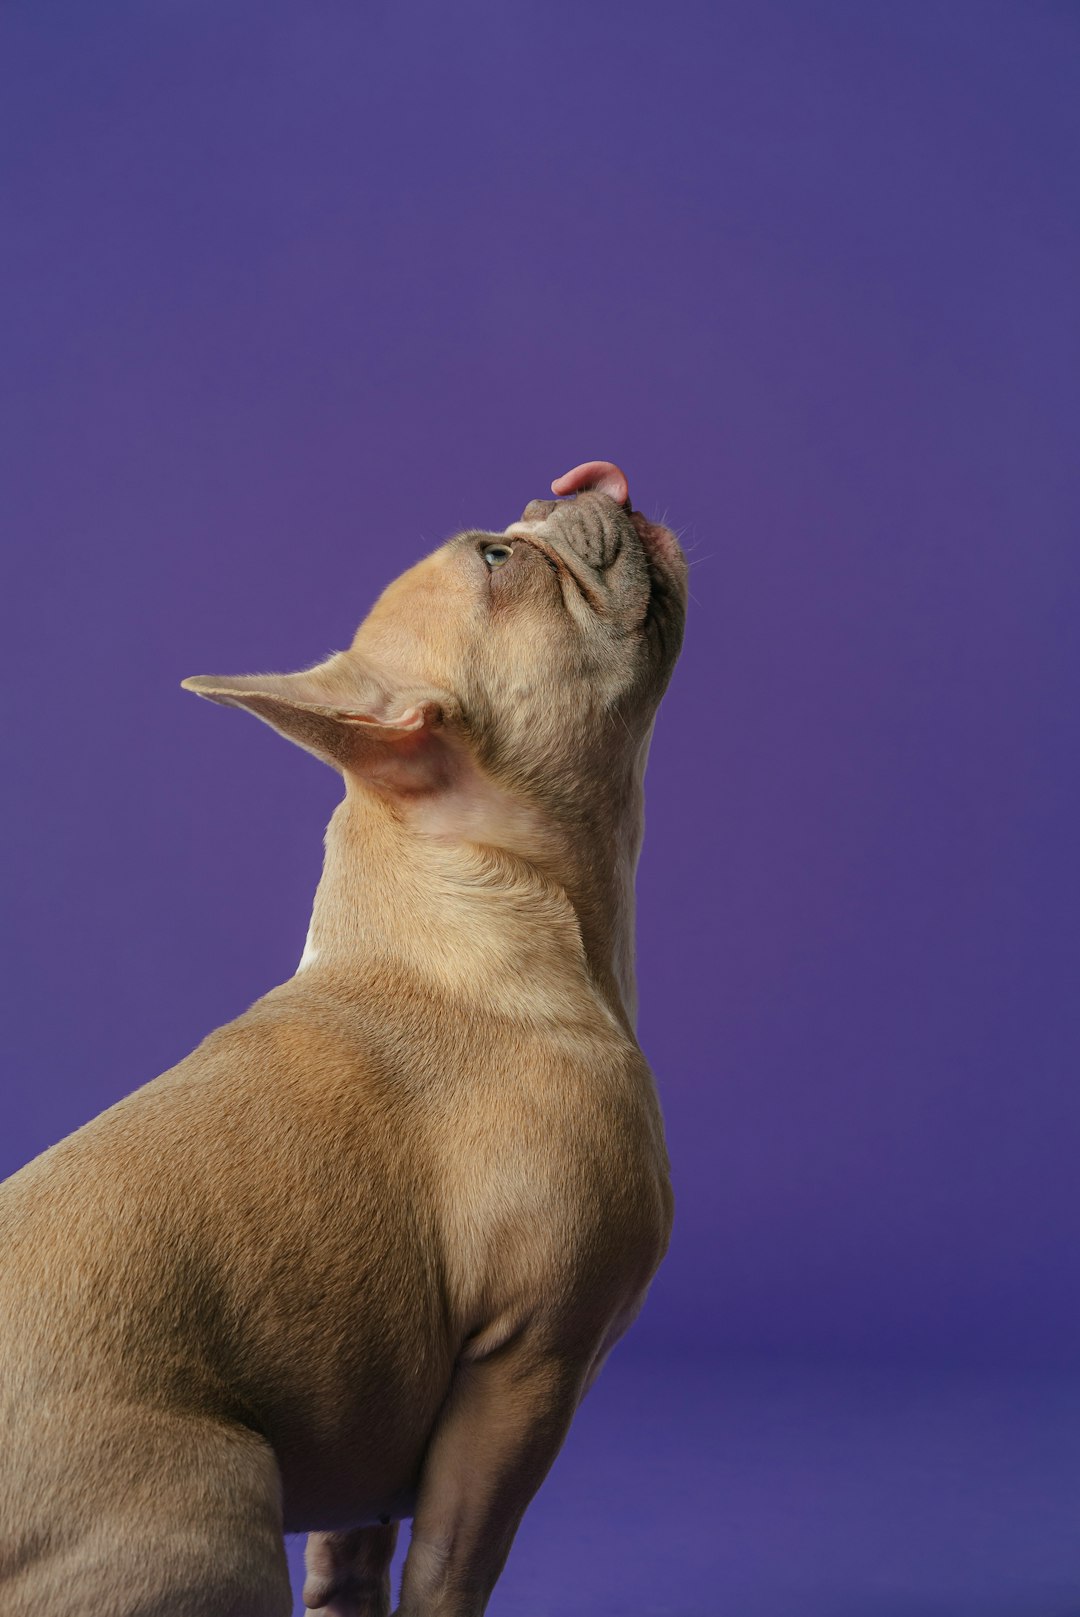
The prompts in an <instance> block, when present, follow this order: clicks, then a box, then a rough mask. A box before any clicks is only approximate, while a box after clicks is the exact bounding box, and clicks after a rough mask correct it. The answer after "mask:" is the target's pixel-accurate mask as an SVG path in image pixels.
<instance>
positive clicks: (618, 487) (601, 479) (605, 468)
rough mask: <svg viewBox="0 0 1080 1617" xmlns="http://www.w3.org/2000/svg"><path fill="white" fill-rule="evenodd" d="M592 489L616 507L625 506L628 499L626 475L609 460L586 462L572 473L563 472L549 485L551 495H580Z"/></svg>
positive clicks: (628, 490)
mask: <svg viewBox="0 0 1080 1617" xmlns="http://www.w3.org/2000/svg"><path fill="white" fill-rule="evenodd" d="M587 489H594V490H595V491H596V493H597V494H607V495H609V496H610V498H611V499H613V500H614V501H615V503H616V505H625V504H626V503H627V501H628V500H629V498H630V485H629V484H628V483H627V481H626V475H625V473H624V472H621V471H620V470H619V468H618V467H617V466H616V465H615V464H614V462H613V461H610V460H586V461H582V463H581V465H580V466H575V467H574V469H573V471H570V472H564V473H563V475H562V476H561V477H557V478H556V479H555V481H554V483H552V485H551V492H552V494H580V493H582V492H584V491H585V490H587Z"/></svg>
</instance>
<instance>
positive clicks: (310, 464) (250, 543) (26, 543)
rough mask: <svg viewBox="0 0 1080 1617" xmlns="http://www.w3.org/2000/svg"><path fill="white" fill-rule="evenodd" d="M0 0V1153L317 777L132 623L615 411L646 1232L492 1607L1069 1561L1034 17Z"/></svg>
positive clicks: (1066, 314) (318, 563)
mask: <svg viewBox="0 0 1080 1617" xmlns="http://www.w3.org/2000/svg"><path fill="white" fill-rule="evenodd" d="M0 35H2V38H3V49H2V51H0V79H2V84H0V119H2V122H3V135H2V138H0V150H2V151H3V153H4V169H5V171H6V172H5V177H4V180H3V195H4V203H3V207H4V215H5V220H6V224H5V232H4V233H5V238H6V241H5V251H4V257H3V263H2V267H0V275H2V290H3V307H4V310H5V314H6V317H7V319H6V326H7V335H6V338H5V343H4V353H5V357H4V364H3V370H2V375H0V404H2V407H3V411H4V426H3V433H2V440H0V441H2V453H3V457H4V468H3V474H2V478H0V489H2V493H0V500H2V503H3V534H4V551H5V556H4V560H5V572H6V574H7V585H6V588H5V590H4V597H5V602H4V619H5V622H4V627H3V636H4V641H3V643H4V648H5V653H6V656H5V677H4V680H3V696H4V699H5V708H6V715H7V722H6V748H7V765H8V783H9V789H8V794H7V800H6V808H5V817H6V825H5V844H6V847H7V850H8V856H9V857H8V860H7V861H6V864H7V882H8V884H9V893H8V896H7V899H6V911H7V914H8V916H9V918H10V921H11V925H10V927H9V928H8V929H6V931H7V938H6V946H8V947H9V948H10V955H9V957H8V958H7V960H6V962H5V965H4V981H5V986H6V988H7V1009H6V1016H5V1032H6V1039H5V1044H6V1048H7V1057H6V1077H5V1086H4V1097H3V1133H2V1137H0V1171H3V1172H8V1171H10V1170H12V1169H14V1168H15V1167H16V1166H18V1165H19V1164H20V1163H21V1162H23V1161H25V1160H26V1159H27V1158H28V1157H30V1156H32V1155H34V1154H35V1153H37V1152H38V1151H39V1150H41V1149H43V1148H44V1147H45V1146H46V1145H48V1144H49V1143H51V1142H52V1141H53V1140H55V1139H56V1138H58V1137H59V1136H60V1135H62V1134H64V1133H66V1132H68V1131H70V1130H71V1129H72V1128H74V1127H76V1126H77V1125H78V1124H80V1123H81V1122H83V1121H85V1120H86V1119H87V1118H88V1117H90V1116H91V1115H92V1114H93V1113H95V1112H96V1111H98V1110H100V1109H101V1108H102V1107H104V1106H105V1105H107V1104H109V1103H110V1102H112V1101H113V1100H115V1099H116V1098H118V1097H119V1096H120V1095H122V1094H124V1093H127V1092H128V1091H129V1090H130V1089H132V1088H134V1087H135V1086H136V1085H138V1084H140V1083H142V1082H144V1081H145V1080H147V1079H148V1078H150V1077H152V1076H153V1075H154V1074H155V1073H157V1072H159V1071H160V1070H162V1069H163V1068H164V1067H166V1066H168V1065H169V1064H171V1063H172V1062H174V1061H175V1060H177V1059H179V1058H180V1057H181V1056H182V1055H184V1054H185V1053H186V1052H187V1051H188V1050H190V1049H191V1048H192V1047H193V1046H194V1045H195V1044H196V1043H197V1042H198V1041H199V1039H201V1038H202V1037H203V1035H204V1034H205V1033H206V1032H207V1031H208V1030H209V1029H210V1028H212V1027H213V1026H215V1025H216V1024H218V1023H220V1022H222V1021H224V1020H227V1019H228V1018H229V1017H231V1016H233V1015H235V1014H237V1013H238V1012H239V1011H240V1010H242V1009H243V1008H244V1007H245V1006H246V1005H247V1004H249V1003H250V1002H251V1000H252V999H254V998H255V997H256V996H257V995H258V994H260V993H261V992H263V991H264V990H265V989H266V988H267V987H269V986H270V985H272V984H273V983H275V982H278V981H280V980H281V979H282V978H283V977H284V976H286V975H288V974H289V973H290V972H291V971H292V970H293V969H294V967H295V964H296V961H297V959H298V957H299V954H300V950H301V948H302V945H303V939H304V933H305V930H306V925H307V916H308V906H309V903H310V897H311V893H312V891H313V889H314V884H315V881H316V879H317V875H318V870H319V864H320V856H321V843H320V839H321V832H322V828H323V824H324V823H325V820H326V818H327V817H328V815H329V812H330V810H331V808H332V806H333V804H334V802H335V800H336V795H337V789H336V782H335V779H334V777H333V776H332V774H331V773H330V772H329V771H327V770H321V769H320V767H319V766H318V765H317V764H316V763H315V762H314V761H313V760H309V759H307V758H306V757H304V756H302V755H301V754H299V753H297V752H296V750H295V749H291V748H289V747H286V746H284V745H283V744H282V743H281V742H280V740H278V739H277V738H276V737H274V736H272V735H271V734H270V732H269V731H267V730H265V729H264V728H262V727H260V726H256V725H253V724H250V723H249V722H244V721H243V720H242V719H240V718H238V717H237V715H235V714H232V713H228V712H216V711H213V710H210V709H208V708H207V707H206V705H205V704H200V703H197V702H195V701H193V700H192V698H191V697H190V696H186V695H184V694H182V693H181V692H180V691H179V689H178V684H179V680H180V679H181V678H182V677H183V676H184V675H187V674H192V673H202V672H250V671H256V670H260V669H267V668H275V669H284V668H290V667H299V666H303V665H305V664H308V663H311V662H313V661H315V660H316V659H318V658H320V657H321V656H323V655H324V654H325V653H326V652H327V651H329V650H330V649H332V648H335V647H340V646H342V645H343V644H345V643H346V642H347V640H348V638H349V637H350V635H351V633H352V630H353V629H354V627H355V625H356V623H357V622H358V621H359V619H360V618H361V616H362V615H363V614H364V612H365V610H366V609H367V607H368V605H369V604H370V602H371V600H372V598H373V596H374V594H375V593H376V592H377V591H378V590H379V589H380V588H381V587H382V585H383V584H384V583H385V582H387V581H388V580H389V579H390V578H391V577H392V576H393V575H394V574H395V573H396V572H398V571H400V570H401V568H402V567H403V566H404V565H406V564H407V563H408V562H409V561H411V560H413V559H415V557H416V556H417V555H418V554H419V553H421V552H422V551H423V550H424V549H428V548H432V547H433V546H434V545H435V544H436V543H438V542H439V541H440V540H441V539H442V538H444V537H445V536H446V535H447V534H449V533H450V532H452V531H454V529H455V528H457V527H460V526H464V525H482V526H494V527H502V526H504V525H505V524H506V523H507V522H508V521H510V520H512V519H513V518H514V517H515V516H516V515H517V514H518V513H519V512H520V510H521V508H522V507H523V506H524V505H525V503H526V502H527V500H528V499H530V498H531V497H533V496H536V495H542V494H544V493H545V491H546V488H547V484H548V482H549V481H550V479H551V477H553V476H555V475H556V474H558V473H560V472H562V471H564V470H566V469H567V467H569V466H570V465H572V464H574V463H575V462H576V461H579V460H582V459H586V458H591V457H593V456H600V457H609V458H612V459H615V460H617V461H619V462H620V463H621V464H622V465H624V466H625V468H626V469H627V471H628V473H629V476H630V483H631V489H632V491H633V493H634V496H635V500H636V503H637V504H638V505H639V506H640V507H641V508H642V509H644V510H645V511H646V512H648V513H649V514H651V515H653V516H665V515H666V518H667V520H668V521H670V522H671V523H672V524H673V525H674V526H675V527H676V528H677V529H678V530H679V531H680V532H681V533H682V535H683V539H684V543H685V544H686V545H687V547H688V548H689V550H690V554H691V558H692V560H693V562H694V563H695V566H694V570H693V573H692V589H693V600H692V603H691V617H690V623H689V630H688V640H687V647H686V652H685V655H684V658H683V661H682V663H681V665H680V668H679V670H678V672H677V675H676V678H675V681H674V683H673V686H672V689H671V692H670V694H669V696H668V698H667V700H666V701H665V704H664V707H663V710H662V712H661V715H660V720H659V724H658V727H657V735H656V741H655V744H654V750H653V755H652V763H651V766H650V773H649V782H648V834H647V843H646V852H645V857H644V861H643V865H642V870H641V878H640V884H639V891H640V901H641V902H640V918H639V964H640V974H641V999H642V1015H641V1037H642V1042H643V1044H644V1046H645V1048H646V1051H647V1053H648V1054H649V1056H650V1058H651V1060H652V1062H653V1064H654V1066H655V1069H656V1072H657V1074H658V1079H659V1082H660V1086H661V1091H662V1096H663V1100H664V1106H665V1112H666V1116H667V1121H668V1130H669V1139H670V1145H671V1151H672V1158H673V1163H674V1172H675V1183H676V1192H677V1200H678V1212H677V1227H676V1234H675V1239H674V1242H673V1246H672V1250H671V1253H670V1256H669V1258H668V1261H667V1264H666V1266H665V1268H664V1270H663V1271H662V1273H661V1275H660V1277H659V1279H658V1280H657V1282H656V1284H655V1286H654V1288H653V1293H652V1296H651V1299H650V1302H649V1305H648V1307H647V1309H646V1312H645V1314H644V1315H643V1317H642V1319H641V1320H640V1322H639V1324H638V1325H637V1327H636V1328H635V1331H634V1333H633V1335H632V1336H631V1338H630V1339H628V1341H627V1343H626V1344H624V1346H623V1347H622V1348H620V1349H619V1351H618V1353H617V1354H616V1356H615V1359H614V1360H613V1362H612V1365H611V1367H610V1370H609V1372H608V1374H607V1375H606V1377H605V1378H604V1379H603V1380H602V1381H601V1383H600V1384H599V1385H598V1387H597V1388H596V1390H595V1391H594V1393H593V1394H591V1395H590V1398H589V1400H588V1402H587V1404H586V1406H585V1409H584V1410H583V1411H582V1414H581V1417H580V1421H579V1424H578V1427H577V1428H576V1429H575V1431H574V1433H573V1434H572V1436H571V1440H570V1443H569V1444H568V1446H567V1449H566V1451H565V1452H564V1454H563V1456H562V1457H561V1458H560V1460H559V1462H558V1464H557V1466H556V1469H555V1472H554V1473H553V1476H552V1480H551V1483H550V1485H549V1486H548V1487H547V1488H546V1489H545V1490H544V1491H543V1493H542V1494H541V1496H540V1498H539V1499H538V1501H537V1504H536V1506H535V1507H534V1510H533V1512H532V1514H531V1515H530V1517H529V1518H528V1520H527V1523H526V1527H525V1528H524V1529H523V1532H522V1535H521V1539H520V1542H519V1544H518V1547H517V1549H516V1550H515V1553H514V1555H513V1556H512V1558H511V1562H510V1566H509V1568H508V1570H507V1573H506V1576H505V1579H504V1582H503V1583H502V1584H501V1585H500V1587H499V1590H498V1592H497V1594H496V1597H495V1600H494V1601H493V1603H492V1608H491V1609H492V1612H493V1613H494V1614H496V1617H498V1614H499V1613H500V1612H501V1613H504V1614H506V1617H513V1614H517V1613H521V1614H523V1617H524V1614H529V1617H542V1614H543V1613H545V1612H548V1611H550V1612H552V1613H555V1612H558V1613H559V1614H560V1617H572V1614H574V1613H578V1612H580V1613H582V1614H584V1613H585V1612H588V1613H589V1614H590V1617H607V1614H609V1613H610V1614H616V1613H622V1612H627V1613H635V1614H641V1617H645V1614H651V1613H656V1614H660V1613H667V1614H669V1617H698V1614H701V1617H711V1614H713V1613H722V1612H724V1613H726V1612H730V1613H732V1614H734V1617H771V1614H773V1613H776V1614H777V1617H788V1614H789V1613H792V1612H795V1611H797V1612H798V1613H799V1614H800V1617H817V1614H820V1617H967V1613H968V1612H971V1613H972V1614H973V1617H974V1614H976V1613H978V1614H980V1617H996V1614H997V1613H999V1612H1000V1613H1001V1614H1002V1617H1075V1614H1076V1613H1077V1612H1078V1611H1080V1534H1078V1533H1076V1531H1075V1519H1076V1511H1075V1505H1076V1499H1077V1492H1078V1484H1080V1427H1078V1422H1077V1414H1078V1402H1080V1284H1078V1273H1077V1271H1078V1262H1077V1257H1078V1251H1080V1199H1078V1197H1077V1195H1076V1178H1077V1174H1076V1162H1077V1147H1078V1123H1080V1115H1078V1114H1080V1099H1078V1085H1077V1067H1078V1062H1077V1056H1078V1053H1080V1027H1078V989H1077V983H1078V975H1080V974H1078V959H1080V949H1078V944H1080V936H1078V934H1080V919H1078V917H1080V893H1078V890H1077V889H1078V883H1077V852H1076V846H1077V834H1076V828H1077V825H1078V824H1080V765H1078V761H1077V748H1076V736H1077V710H1078V697H1080V668H1078V660H1080V659H1078V652H1077V634H1076V627H1075V624H1076V585H1077V582H1078V573H1080V562H1078V553H1077V527H1078V523H1077V519H1078V516H1080V494H1078V475H1077V457H1076V441H1075V439H1076V423H1077V420H1078V418H1080V380H1078V378H1080V363H1078V362H1080V351H1078V350H1080V341H1078V337H1080V332H1078V317H1077V299H1076V287H1077V285H1080V206H1078V200H1077V191H1076V183H1075V177H1076V172H1077V158H1078V155H1080V154H1078V145H1080V142H1078V134H1080V127H1078V126H1080V66H1078V63H1080V12H1078V11H1077V10H1076V8H1074V7H1072V6H1067V5H1057V4H1028V5H1025V6H1017V5H999V4H996V3H993V0H986V3H983V0H980V3H978V4H968V3H964V0H957V3H952V4H949V5H947V6H944V5H941V6H934V5H915V6H891V5H886V4H882V3H869V4H866V3H862V0H851V3H846V4H845V3H840V0H817V3H814V4H795V3H790V0H788V3H768V0H765V3H761V0H755V3H753V4H749V3H745V4H744V3H738V4H721V5H718V6H714V5H695V4H687V5H684V6H667V7H655V6H644V5H641V6H637V5H632V4H631V5H627V4H623V5H620V6H615V5H589V4H586V5H584V6H577V5H575V6H570V5H560V4H554V5H544V6H540V7H536V6H526V5H516V4H510V5H500V6H495V5H489V6H483V5H469V4H465V5H462V6H455V7H444V6H436V5H434V4H418V5H409V6H394V7H391V6H378V5H359V4H357V5H352V4H346V3H344V0H325V3H320V4H318V5H310V4H300V3H298V0H297V3H289V4H285V3H270V4H267V3H264V0H259V3H258V4H256V3H255V0H235V3H233V0H226V3H224V4H222V3H218V0H215V3H213V4H209V3H202V0H188V3H184V4H166V5H160V6H143V5H135V4H130V5H128V4H123V3H118V4H114V5H112V6H109V7H107V8H101V7H87V6H84V5H77V4H75V3H67V4H61V3H53V0H35V3H34V4H30V3H28V0H27V3H15V4H12V5H9V6H7V7H5V8H4V13H3V17H2V19H0Z"/></svg>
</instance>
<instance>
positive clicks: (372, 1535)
mask: <svg viewBox="0 0 1080 1617" xmlns="http://www.w3.org/2000/svg"><path fill="white" fill-rule="evenodd" d="M397 1535H398V1528H397V1522H390V1523H388V1524H387V1525H386V1526H385V1527H357V1528H355V1529H354V1530H353V1531H352V1532H351V1533H309V1534H308V1541H307V1547H306V1549H305V1550H304V1569H305V1571H306V1573H307V1576H306V1577H305V1579H304V1605H305V1606H308V1607H309V1608H311V1610H313V1611H315V1612H317V1613H319V1614H321V1617H389V1612H390V1562H391V1560H392V1559H393V1554H394V1545H395V1543H396V1542H397Z"/></svg>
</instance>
